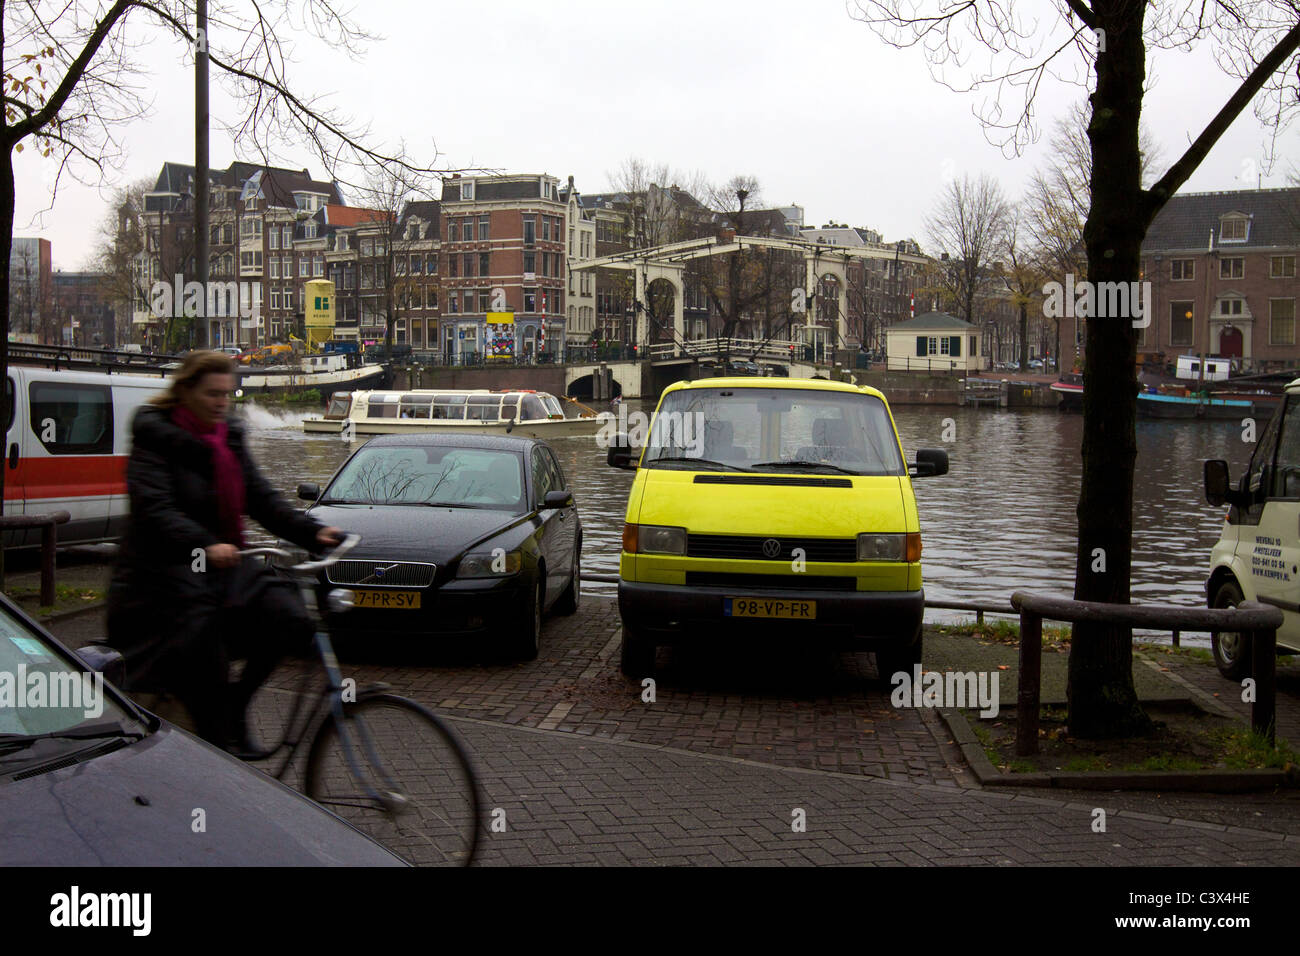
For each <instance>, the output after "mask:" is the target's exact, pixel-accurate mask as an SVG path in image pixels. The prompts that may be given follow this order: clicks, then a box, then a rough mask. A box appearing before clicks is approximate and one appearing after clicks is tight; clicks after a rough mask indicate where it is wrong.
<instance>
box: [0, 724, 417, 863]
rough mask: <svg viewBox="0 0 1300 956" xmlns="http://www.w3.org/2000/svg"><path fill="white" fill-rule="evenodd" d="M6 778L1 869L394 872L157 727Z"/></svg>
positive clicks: (261, 778)
mask: <svg viewBox="0 0 1300 956" xmlns="http://www.w3.org/2000/svg"><path fill="white" fill-rule="evenodd" d="M86 743H88V744H90V745H91V746H92V747H93V745H94V744H98V743H101V742H100V741H94V742H86ZM15 772H21V769H19V770H17V771H16V770H14V769H11V766H6V765H4V764H0V821H3V822H2V823H0V826H2V827H3V829H4V839H3V840H0V863H3V864H4V865H6V866H337V865H358V866H401V865H403V864H402V861H401V860H400V859H399V858H398V857H396V856H394V855H393V854H391V853H390V852H389V851H388V850H386V849H384V848H383V847H382V846H380V845H379V844H378V843H375V842H374V841H372V840H371V839H370V838H368V837H366V836H364V835H363V834H362V833H360V832H359V831H357V830H355V829H353V828H352V827H351V826H349V825H348V824H347V823H345V822H343V821H342V820H341V819H339V818H338V817H336V816H334V815H333V814H332V813H330V812H328V811H327V810H325V809H324V808H322V807H321V806H320V805H318V804H316V803H313V802H312V801H311V800H308V799H307V798H306V797H304V796H303V795H302V794H300V793H297V792H296V791H294V790H290V789H289V788H288V787H286V786H284V785H283V784H281V783H280V782H279V781H277V780H274V779H272V778H271V777H269V776H267V775H266V774H264V773H262V772H261V771H259V770H255V769H253V768H252V767H249V766H247V765H245V764H243V763H241V762H240V761H238V760H236V759H235V758H234V757H231V756H230V755H228V754H225V753H223V752H221V751H220V750H217V749H216V748H215V747H211V746H209V745H208V744H206V743H204V742H202V741H200V740H198V739H197V738H195V737H192V736H190V735H189V734H187V733H185V732H184V731H182V730H179V729H177V728H176V727H173V726H172V725H170V724H168V723H166V722H164V723H163V724H162V726H161V727H160V729H159V730H158V731H157V732H156V733H154V734H151V735H150V736H148V737H146V738H145V739H144V740H140V741H136V742H134V743H130V744H128V745H127V746H125V747H121V748H120V749H117V750H113V751H111V752H109V753H105V754H102V755H101V756H97V757H92V758H91V759H88V760H84V761H83V762H80V763H76V764H73V765H72V766H69V767H64V768H63V769H59V770H53V771H50V772H48V773H39V774H37V775H35V776H31V777H27V778H26V779H22V780H14V779H13V775H14V773H15Z"/></svg>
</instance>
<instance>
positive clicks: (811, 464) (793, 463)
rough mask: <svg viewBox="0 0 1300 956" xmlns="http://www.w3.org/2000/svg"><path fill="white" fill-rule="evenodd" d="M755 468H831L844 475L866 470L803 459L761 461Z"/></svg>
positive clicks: (858, 473)
mask: <svg viewBox="0 0 1300 956" xmlns="http://www.w3.org/2000/svg"><path fill="white" fill-rule="evenodd" d="M754 467H755V468H829V469H831V470H832V471H838V472H839V473H840V474H843V475H862V474H865V472H861V471H853V470H852V469H849V468H841V467H840V466H839V465H832V464H829V463H827V462H824V461H803V460H801V459H787V460H785V461H760V462H759V463H758V464H757V465H755V466H754Z"/></svg>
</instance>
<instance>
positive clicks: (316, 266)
mask: <svg viewBox="0 0 1300 956" xmlns="http://www.w3.org/2000/svg"><path fill="white" fill-rule="evenodd" d="M311 274H312V275H314V276H323V275H325V257H324V256H317V257H316V258H315V259H313V260H312V270H311Z"/></svg>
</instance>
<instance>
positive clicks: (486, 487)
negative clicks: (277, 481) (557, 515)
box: [321, 445, 524, 514]
mask: <svg viewBox="0 0 1300 956" xmlns="http://www.w3.org/2000/svg"><path fill="white" fill-rule="evenodd" d="M523 476H524V472H523V458H522V457H521V456H520V455H519V454H518V453H517V452H513V451H499V450H496V449H491V448H456V447H453V446H448V445H427V446H418V445H378V446H375V445H367V446H365V447H364V448H362V449H361V450H360V451H358V452H357V453H356V454H355V455H353V456H352V457H351V458H350V459H349V460H348V462H347V464H345V465H344V466H343V468H342V470H341V471H340V472H339V473H338V475H337V476H336V477H335V479H334V480H333V481H332V482H331V483H330V486H329V488H328V489H326V491H325V494H324V496H323V498H322V500H321V503H322V504H331V503H333V504H344V503H353V504H370V505H445V506H447V507H452V508H488V509H493V510H504V511H510V512H511V513H512V514H523V512H524V477H523Z"/></svg>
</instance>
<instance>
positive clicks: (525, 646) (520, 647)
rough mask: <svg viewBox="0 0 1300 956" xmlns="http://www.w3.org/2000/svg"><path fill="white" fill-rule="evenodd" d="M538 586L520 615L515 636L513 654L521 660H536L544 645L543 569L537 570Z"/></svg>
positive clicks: (544, 592) (544, 583) (544, 597)
mask: <svg viewBox="0 0 1300 956" xmlns="http://www.w3.org/2000/svg"><path fill="white" fill-rule="evenodd" d="M537 578H538V580H537V586H536V587H535V588H533V594H532V597H531V598H529V599H528V600H527V601H526V602H525V604H524V607H523V609H522V613H521V614H520V616H519V623H518V624H517V625H516V627H517V628H518V631H517V632H516V635H515V638H514V646H513V656H514V657H515V658H517V659H518V660H521V661H535V660H537V654H538V652H539V651H540V650H541V647H542V605H543V604H544V603H545V601H546V591H545V587H546V578H545V577H544V576H543V574H542V571H541V569H540V568H539V569H538V572H537Z"/></svg>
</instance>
